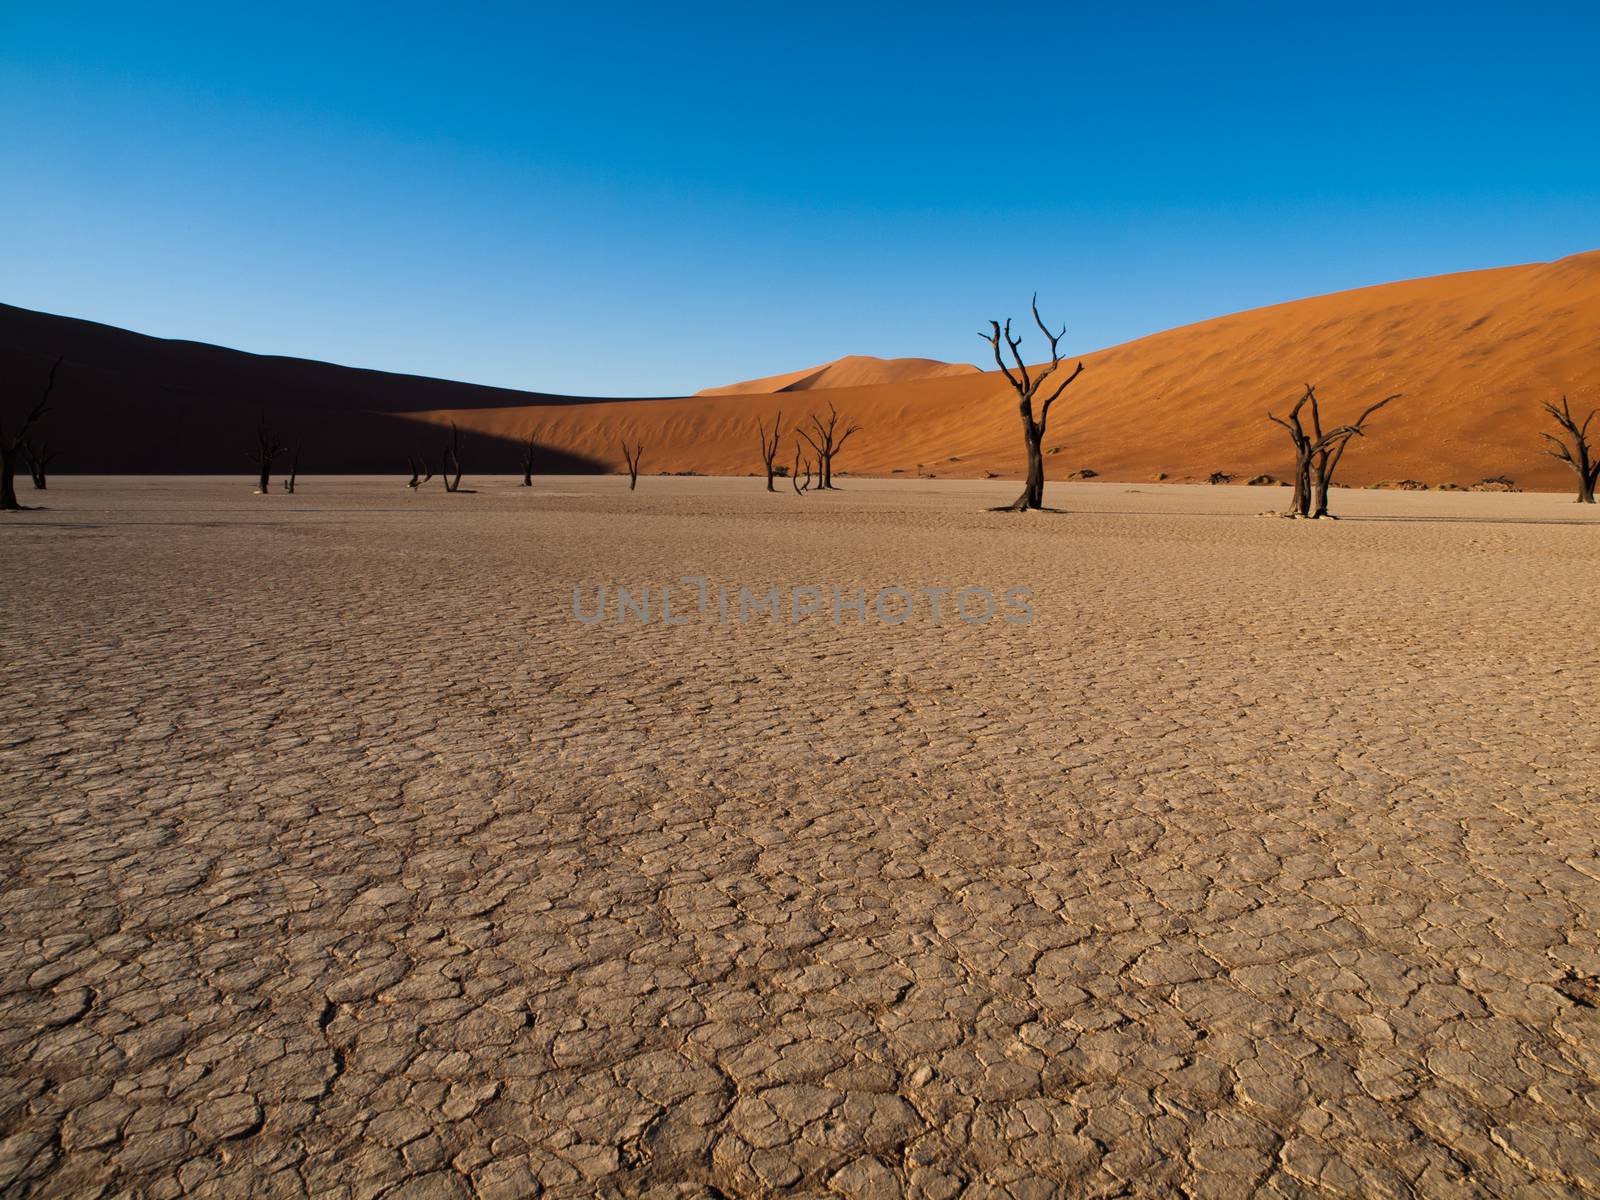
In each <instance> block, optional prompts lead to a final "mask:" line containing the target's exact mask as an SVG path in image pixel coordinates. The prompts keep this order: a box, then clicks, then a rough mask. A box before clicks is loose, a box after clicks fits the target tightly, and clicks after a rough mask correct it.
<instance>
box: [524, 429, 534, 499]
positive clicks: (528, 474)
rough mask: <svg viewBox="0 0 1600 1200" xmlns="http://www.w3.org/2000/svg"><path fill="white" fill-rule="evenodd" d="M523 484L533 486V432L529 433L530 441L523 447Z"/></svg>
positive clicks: (527, 486)
mask: <svg viewBox="0 0 1600 1200" xmlns="http://www.w3.org/2000/svg"><path fill="white" fill-rule="evenodd" d="M522 486H523V487H525V488H531V487H532V486H533V434H531V433H530V434H529V435H528V441H527V444H526V445H525V446H523V448H522Z"/></svg>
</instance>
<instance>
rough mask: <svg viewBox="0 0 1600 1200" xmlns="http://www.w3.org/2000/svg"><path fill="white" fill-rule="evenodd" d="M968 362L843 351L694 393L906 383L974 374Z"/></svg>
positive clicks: (731, 393)
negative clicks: (817, 362)
mask: <svg viewBox="0 0 1600 1200" xmlns="http://www.w3.org/2000/svg"><path fill="white" fill-rule="evenodd" d="M978 374H981V372H980V371H979V370H978V368H977V367H975V366H973V365H972V364H971V363H947V362H940V361H939V360H938V359H936V358H873V357H872V356H871V355H870V354H847V355H845V357H843V358H836V359H834V360H833V361H832V362H828V363H823V364H822V365H821V366H820V367H807V368H805V369H804V370H803V371H790V372H789V373H788V374H786V375H768V376H766V377H765V378H762V379H747V380H745V381H744V382H743V383H730V384H727V385H726V386H724V387H713V388H703V389H702V390H700V391H698V392H696V393H695V395H697V396H748V395H751V394H753V393H758V392H808V391H814V390H817V389H821V388H841V387H866V386H868V385H870V384H875V383H907V382H910V381H912V380H918V379H942V378H944V377H946V376H950V375H978Z"/></svg>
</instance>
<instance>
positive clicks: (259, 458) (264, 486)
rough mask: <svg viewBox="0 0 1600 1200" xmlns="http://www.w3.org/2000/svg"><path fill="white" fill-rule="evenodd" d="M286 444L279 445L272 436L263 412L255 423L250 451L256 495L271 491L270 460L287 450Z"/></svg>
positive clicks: (263, 494)
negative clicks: (253, 443)
mask: <svg viewBox="0 0 1600 1200" xmlns="http://www.w3.org/2000/svg"><path fill="white" fill-rule="evenodd" d="M287 449H288V447H287V446H283V445H280V444H279V443H278V439H277V438H276V437H275V436H273V433H272V430H271V429H269V428H268V427H267V417H266V414H265V413H263V414H262V415H261V420H260V421H259V422H258V423H257V424H256V445H255V449H254V450H252V451H251V452H250V461H251V462H253V463H255V465H256V470H257V471H258V472H259V478H258V480H257V483H256V495H258V496H265V495H267V494H268V493H270V492H271V491H272V460H273V459H275V458H277V457H278V455H280V454H282V453H283V452H284V451H285V450H287Z"/></svg>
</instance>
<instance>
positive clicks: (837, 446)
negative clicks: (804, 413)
mask: <svg viewBox="0 0 1600 1200" xmlns="http://www.w3.org/2000/svg"><path fill="white" fill-rule="evenodd" d="M811 424H812V426H813V428H815V429H816V431H817V436H816V437H812V436H811V435H810V434H809V433H807V432H806V431H805V430H804V429H799V430H796V432H797V433H799V435H800V436H801V437H803V438H805V440H806V441H808V442H810V443H811V448H812V449H813V450H815V451H816V452H817V490H818V491H822V490H824V489H825V488H832V487H833V456H834V455H835V454H837V453H839V451H840V450H843V449H844V444H845V442H846V441H847V440H848V439H849V437H850V435H851V434H852V433H855V432H857V431H858V430H859V429H860V428H861V426H859V425H851V426H849V427H847V428H846V429H845V430H844V432H843V433H840V432H839V413H838V411H837V410H836V409H835V408H834V407H833V402H832V401H829V402H828V420H827V423H826V424H824V423H823V422H822V420H821V418H819V417H817V416H816V415H815V414H813V415H812V417H811Z"/></svg>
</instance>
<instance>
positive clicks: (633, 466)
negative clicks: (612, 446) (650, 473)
mask: <svg viewBox="0 0 1600 1200" xmlns="http://www.w3.org/2000/svg"><path fill="white" fill-rule="evenodd" d="M643 453H644V443H643V442H635V443H634V447H633V449H632V450H631V451H630V450H629V449H628V443H627V442H623V443H622V457H623V458H625V459H627V460H628V490H629V491H630V492H631V491H633V489H634V488H636V487H638V486H639V456H640V455H642V454H643Z"/></svg>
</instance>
